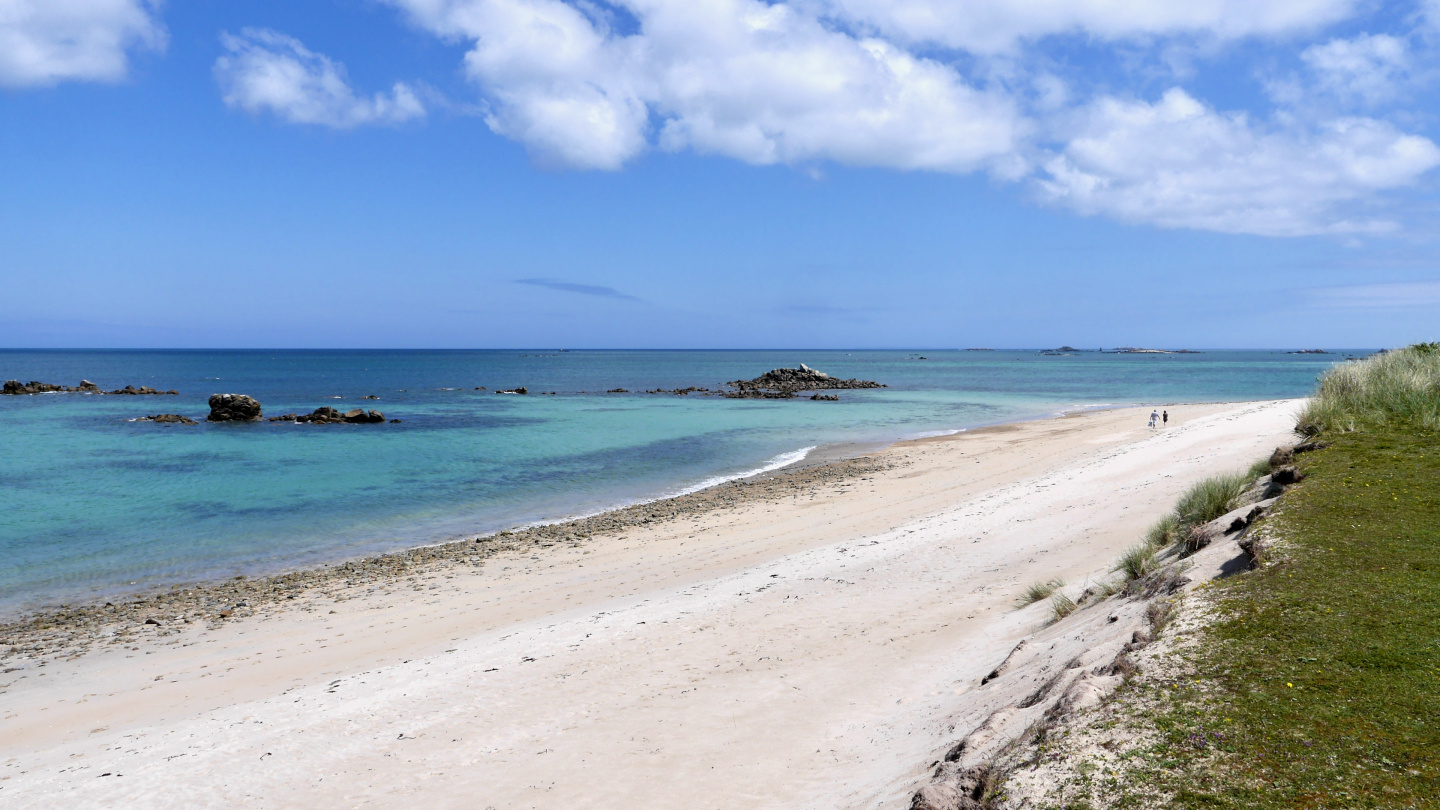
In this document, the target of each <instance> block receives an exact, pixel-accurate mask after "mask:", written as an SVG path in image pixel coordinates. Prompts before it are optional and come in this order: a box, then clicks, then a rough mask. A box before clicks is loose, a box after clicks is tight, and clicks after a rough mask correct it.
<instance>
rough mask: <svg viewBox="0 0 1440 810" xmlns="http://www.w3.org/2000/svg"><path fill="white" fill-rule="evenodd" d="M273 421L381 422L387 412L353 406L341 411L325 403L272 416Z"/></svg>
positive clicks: (328, 423) (310, 422)
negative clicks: (307, 409)
mask: <svg viewBox="0 0 1440 810" xmlns="http://www.w3.org/2000/svg"><path fill="white" fill-rule="evenodd" d="M268 421H271V422H300V423H302V424H303V423H309V424H314V425H336V424H340V423H342V422H346V423H350V424H379V423H381V422H384V421H385V414H383V413H381V412H379V411H367V410H364V409H363V408H351V409H350V410H348V411H346V412H344V413H341V412H340V411H338V410H336V409H334V408H332V407H330V406H329V405H324V406H321V407H319V408H316V409H315V410H314V411H313V412H311V413H302V414H294V413H287V414H285V415H283V416H272V417H270V419H269V420H268Z"/></svg>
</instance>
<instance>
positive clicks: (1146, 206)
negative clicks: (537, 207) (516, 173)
mask: <svg viewBox="0 0 1440 810" xmlns="http://www.w3.org/2000/svg"><path fill="white" fill-rule="evenodd" d="M386 2H389V3H391V4H392V5H395V6H397V7H399V8H401V9H403V10H405V11H406V12H408V14H409V16H410V19H411V20H412V21H413V22H414V23H415V24H416V25H417V26H419V27H420V28H422V29H425V30H428V31H430V32H432V33H434V34H436V35H437V36H440V37H443V38H446V39H448V40H450V41H452V42H457V43H464V44H466V45H467V47H468V48H469V50H468V52H467V54H466V56H465V70H466V74H467V76H468V77H469V78H470V79H471V80H472V81H473V82H475V84H476V85H477V86H478V87H479V88H480V90H481V92H482V93H483V95H484V96H485V98H486V100H487V105H488V106H487V119H486V120H487V122H488V124H489V126H490V127H491V129H493V130H494V131H495V132H497V133H499V134H501V135H504V136H506V137H509V138H512V139H515V140H517V141H519V142H521V143H523V144H524V145H525V146H526V148H527V149H529V150H530V152H531V153H532V154H533V155H534V156H535V157H536V158H537V159H538V160H540V161H541V162H544V163H548V164H551V165H557V166H568V167H576V168H589V169H618V168H620V167H622V166H623V165H625V163H626V162H627V161H630V160H632V159H634V158H635V157H636V156H638V155H640V154H642V153H644V152H645V151H646V150H648V149H651V148H660V149H665V150H671V151H679V150H692V151H695V152H699V153H704V154H715V155H722V156H726V157H731V158H735V159H738V160H742V161H745V162H748V163H752V164H762V165H763V164H775V163H781V164H792V165H801V166H804V167H805V168H806V169H812V168H815V167H814V166H813V165H807V164H814V163H822V162H826V161H833V162H837V163H842V164H846V165H851V166H870V167H883V168H892V169H901V170H926V171H943V172H953V173H967V172H976V171H985V172H989V173H990V174H992V175H993V176H996V177H999V178H1003V179H1007V180H1022V179H1026V178H1029V180H1030V182H1033V183H1034V184H1035V187H1036V188H1038V189H1039V190H1040V192H1041V194H1042V196H1043V197H1044V198H1046V199H1047V200H1048V201H1050V202H1051V203H1053V204H1058V205H1063V206H1066V207H1069V208H1072V209H1074V210H1076V211H1079V212H1082V213H1084V214H1098V215H1104V216H1110V217H1116V218H1119V219H1123V220H1126V221H1131V222H1137V223H1150V224H1155V225H1158V226H1161V227H1184V228H1197V229H1206V230H1215V231H1222V232H1230V233H1251V234H1265V235H1275V236H1289V235H1302V234H1318V233H1374V232H1380V231H1384V230H1387V229H1393V228H1394V227H1396V226H1395V225H1394V224H1393V223H1390V222H1386V221H1384V220H1383V218H1381V217H1382V215H1380V214H1377V213H1376V206H1374V205H1373V203H1375V202H1376V201H1377V200H1380V199H1382V198H1383V196H1384V194H1385V193H1386V192H1388V191H1391V190H1393V189H1398V188H1402V187H1404V186H1407V185H1410V184H1413V183H1415V182H1416V181H1417V180H1418V179H1419V178H1420V177H1421V175H1423V174H1424V173H1425V172H1427V171H1429V170H1430V169H1432V168H1434V167H1435V166H1437V165H1440V148H1437V147H1436V145H1435V144H1434V143H1432V142H1431V141H1430V140H1429V139H1427V138H1424V137H1420V136H1416V135H1409V134H1405V133H1403V132H1401V131H1399V130H1398V129H1396V128H1395V126H1393V125H1392V124H1390V123H1388V122H1385V121H1382V120H1378V119H1376V118H1363V117H1342V118H1335V117H1334V116H1330V117H1329V118H1328V119H1325V116H1323V115H1319V114H1315V115H1311V117H1310V118H1309V119H1308V121H1309V123H1305V122H1301V121H1299V120H1298V119H1299V118H1300V117H1301V116H1299V115H1297V114H1296V110H1297V109H1299V107H1298V105H1297V106H1294V107H1290V106H1282V108H1281V109H1280V110H1277V111H1275V112H1273V113H1272V114H1270V115H1268V116H1267V115H1261V116H1259V117H1258V118H1253V119H1252V117H1250V116H1248V115H1246V114H1243V113H1224V112H1218V111H1216V110H1213V109H1211V108H1209V107H1207V106H1206V105H1205V104H1203V103H1202V102H1200V101H1197V100H1196V99H1194V98H1192V97H1191V96H1190V95H1189V94H1187V93H1186V92H1184V91H1182V90H1179V89H1175V90H1172V91H1170V92H1169V93H1167V94H1165V96H1164V97H1163V98H1162V99H1160V100H1159V101H1157V102H1156V103H1153V104H1150V103H1144V102H1138V101H1123V100H1119V99H1117V98H1115V97H1113V96H1107V97H1104V98H1101V99H1099V100H1096V101H1091V102H1088V103H1086V102H1083V101H1079V100H1077V98H1076V96H1077V94H1078V93H1080V92H1081V90H1080V89H1079V88H1083V87H1084V86H1085V79H1086V77H1085V75H1084V74H1083V73H1080V74H1077V75H1074V76H1072V75H1068V74H1067V75H1064V77H1063V78H1062V77H1061V75H1057V74H1056V73H1052V72H1047V71H1053V70H1055V69H1056V68H1057V66H1058V65H1057V63H1053V62H1048V61H1047V60H1046V59H1044V55H1045V54H1044V51H1043V50H1041V49H1040V48H1039V47H1037V46H1034V45H1033V41H1034V40H1036V39H1040V38H1043V37H1046V36H1050V35H1055V34H1066V33H1079V34H1084V35H1086V36H1089V37H1091V38H1092V39H1096V40H1102V41H1103V40H1117V39H1122V38H1129V39H1130V40H1131V41H1130V42H1128V43H1126V45H1125V46H1124V47H1125V48H1131V49H1134V48H1137V47H1138V48H1146V47H1150V48H1152V49H1153V47H1155V46H1156V45H1157V43H1155V42H1149V44H1147V41H1148V40H1149V39H1154V38H1157V37H1162V36H1167V35H1178V34H1187V35H1189V38H1188V39H1176V38H1173V37H1172V38H1171V39H1168V40H1165V41H1164V42H1160V43H1158V44H1159V46H1164V47H1169V45H1166V44H1165V43H1167V42H1168V43H1170V45H1175V44H1177V43H1184V42H1189V43H1191V44H1192V45H1193V44H1195V43H1197V42H1200V41H1201V40H1210V41H1215V40H1218V39H1225V38H1234V37H1245V36H1274V37H1279V36H1293V35H1295V34H1296V33H1297V32H1302V31H1306V30H1313V29H1315V28H1316V27H1317V26H1321V25H1324V24H1326V23H1329V22H1333V21H1334V20H1337V19H1339V18H1342V17H1344V16H1345V15H1347V14H1350V13H1352V12H1353V11H1354V6H1355V4H1356V2H1358V0H1272V1H1271V2H1262V3H1255V2H1253V0H1194V2H1188V3H1161V2H1146V3H1135V2H1131V0H969V1H968V2H965V3H959V2H951V3H944V2H940V0H886V2H880V0H790V2H778V3H769V2H762V1H761V0H611V2H610V3H609V4H608V5H603V6H602V5H599V4H595V3H590V2H586V0H386ZM1434 2H1436V3H1440V0H1434ZM916 43H922V44H926V43H928V44H930V45H933V44H940V45H943V46H953V47H956V48H960V49H963V50H965V51H966V52H967V53H966V54H965V55H961V54H954V53H951V54H940V55H935V54H934V51H933V50H931V52H930V53H931V55H930V56H922V55H920V53H919V50H918V49H919V48H920V47H922V46H921V45H916ZM1298 47H1299V46H1297V48H1298ZM1002 52H1003V53H1002ZM1197 52H1198V51H1197ZM1302 58H1303V59H1304V60H1305V62H1306V63H1307V65H1308V68H1309V71H1310V75H1311V76H1312V77H1323V81H1324V82H1327V83H1328V84H1327V87H1328V88H1330V89H1329V92H1330V93H1331V94H1332V95H1333V94H1334V93H1342V92H1343V93H1348V94H1351V95H1352V96H1355V97H1365V98H1379V97H1380V96H1381V95H1382V94H1383V93H1384V92H1385V89H1384V88H1385V86H1386V84H1385V83H1386V82H1387V81H1392V80H1393V79H1394V78H1395V76H1397V75H1399V73H1400V72H1403V71H1404V70H1406V66H1407V64H1408V61H1409V59H1410V57H1409V55H1408V53H1407V50H1406V47H1405V44H1404V42H1403V41H1401V40H1399V39H1397V38H1395V37H1391V36H1389V35H1383V34H1377V35H1373V36H1371V35H1366V36H1361V37H1356V38H1354V39H1349V40H1332V41H1330V42H1327V43H1324V44H1320V45H1316V46H1315V47H1313V48H1310V49H1309V50H1307V51H1305V52H1304V55H1303V57H1302ZM961 65H965V66H966V69H968V70H970V71H971V73H972V75H974V76H988V77H989V80H988V83H984V82H983V81H982V80H981V79H976V78H967V74H966V73H965V72H963V71H962V68H961V67H960V66H961ZM1316 81H1318V79H1317V80H1316ZM1314 85H1315V81H1311V82H1309V83H1308V84H1306V83H1299V82H1296V83H1294V84H1293V87H1292V88H1290V89H1292V90H1293V91H1294V92H1296V93H1312V94H1313V93H1314V92H1316V91H1315V90H1314ZM1317 121H1318V122H1319V123H1316V122H1317Z"/></svg>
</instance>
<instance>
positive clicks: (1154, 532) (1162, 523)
mask: <svg viewBox="0 0 1440 810" xmlns="http://www.w3.org/2000/svg"><path fill="white" fill-rule="evenodd" d="M1179 539H1180V517H1179V516H1178V515H1176V514H1175V513H1173V512H1172V513H1170V514H1168V515H1166V516H1165V517H1163V518H1160V520H1159V521H1158V522H1156V524H1155V525H1154V526H1151V527H1150V531H1148V532H1146V533H1145V542H1146V543H1149V544H1150V546H1151V547H1152V548H1165V547H1166V546H1173V545H1174V544H1175V541H1177V540H1179Z"/></svg>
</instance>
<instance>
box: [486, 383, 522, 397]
mask: <svg viewBox="0 0 1440 810" xmlns="http://www.w3.org/2000/svg"><path fill="white" fill-rule="evenodd" d="M495 393H497V394H520V395H522V396H523V395H525V394H528V393H530V389H528V388H526V387H525V386H523V385H522V386H520V387H519V388H506V389H504V390H503V391H502V390H497V391H496V392H495Z"/></svg>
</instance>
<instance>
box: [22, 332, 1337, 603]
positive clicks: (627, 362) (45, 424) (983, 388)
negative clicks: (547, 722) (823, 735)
mask: <svg viewBox="0 0 1440 810" xmlns="http://www.w3.org/2000/svg"><path fill="white" fill-rule="evenodd" d="M920 354H923V355H924V357H926V358H927V359H924V360H921V359H918V357H919V354H917V353H912V352H844V351H752V352H679V351H677V352H603V351H584V352H581V351H572V352H517V351H475V352H468V351H433V352H430V351H347V352H336V351H285V352H277V351H146V352H135V351H114V352H95V351H73V352H71V351H45V352H33V351H7V352H0V380H3V379H11V378H13V379H19V380H21V381H28V380H32V379H33V380H41V381H45V382H57V383H64V384H67V385H75V384H76V383H78V382H79V380H80V379H82V378H85V379H89V380H93V381H95V382H96V383H98V384H99V385H100V386H101V387H102V388H106V389H111V388H119V387H122V386H124V385H127V384H129V385H135V386H137V387H138V386H140V385H150V386H153V387H155V388H160V389H162V390H163V389H170V388H174V389H178V390H179V391H180V394H181V395H180V396H178V397H168V396H167V397H111V396H104V397H101V396H88V395H75V394H59V395H39V396H20V397H0V438H3V440H4V447H5V452H4V453H3V454H0V514H3V515H4V519H3V521H0V610H4V611H14V610H17V609H25V608H30V607H35V606H39V605H44V604H53V603H56V602H60V601H73V600H78V599H86V598H95V597H98V596H102V595H109V594H113V593H117V592H124V591H126V590H134V589H140V588H145V587H148V586H152V585H154V584H157V583H167V582H177V581H193V580H203V579H210V578H216V577H224V576H231V575H235V574H237V573H246V574H256V573H263V572H266V571H273V570H276V569H279V568H283V567H288V566H293V565H297V564H309V563H316V562H323V561H329V560H334V559H339V558H344V557H349V556H355V555H360V554H366V553H373V552H377V551H386V550H394V549H397V548H402V547H405V546H410V545H416V544H420V543H426V542H434V541H438V540H443V539H446V538H449V537H454V536H458V535H462V534H473V533H479V532H487V531H493V530H496V529H499V528H505V527H510V526H515V525H518V524H523V523H527V522H531V521H535V520H543V519H554V518H559V517H564V516H568V515H575V514H581V513H588V512H593V511H596V510H599V509H602V508H605V507H610V506H615V505H619V504H623V503H629V502H633V501H636V500H639V499H644V498H651V497H657V496H661V495H665V494H669V493H673V492H676V491H679V490H681V489H685V488H689V487H694V486H696V485H699V484H702V483H704V482H707V481H713V480H715V479H717V478H723V477H727V476H734V475H737V474H742V473H745V472H747V471H752V470H755V469H758V468H760V467H763V466H766V465H767V464H769V465H772V466H773V465H775V464H778V463H781V462H783V461H786V460H791V459H795V458H798V457H800V456H801V455H803V452H802V451H803V450H804V449H805V448H812V447H820V446H825V445H833V444H837V443H852V442H855V443H868V442H883V441H889V440H893V439H897V438H903V437H906V436H915V435H920V434H924V433H928V432H932V431H944V430H954V429H959V428H965V427H970V426H975V425H981V424H988V423H994V422H1001V421H1008V420H1013V419H1022V418H1030V417H1036V416H1043V415H1047V414H1051V413H1055V412H1057V411H1059V410H1062V409H1068V408H1075V407H1084V406H1094V405H1118V404H1130V403H1151V402H1155V403H1161V402H1201V401H1225V400H1247V399H1262V398H1279V397H1296V396H1304V395H1305V394H1307V393H1308V392H1309V391H1310V390H1311V388H1312V387H1313V384H1314V380H1315V377H1316V376H1317V375H1318V374H1319V373H1320V372H1321V371H1323V370H1324V369H1325V368H1326V367H1327V366H1329V365H1330V364H1331V363H1334V362H1336V361H1337V360H1338V359H1340V357H1341V355H1333V354H1332V355H1287V354H1284V353H1282V352H1213V353H1206V354H1196V355H1114V354H1093V353H1086V354H1080V355H1075V356H1069V357H1047V356H1042V355H1039V354H1037V353H1035V352H959V351H950V352H930V351H927V352H923V353H920ZM1355 354H1359V352H1356V353H1355ZM802 362H803V363H807V364H809V365H810V366H812V367H815V368H819V369H821V370H823V371H827V372H829V373H831V374H835V375H839V376H844V377H852V376H853V377H860V378H862V379H873V380H877V381H880V382H883V383H887V384H889V386H890V387H889V388H887V389H882V390H870V391H841V392H839V393H840V398H841V401H840V402H833V403H824V402H811V401H809V400H807V399H796V400H783V401H758V400H726V399H721V398H716V397H699V396H689V397H677V396H672V395H651V394H644V393H631V394H586V393H580V392H584V391H605V390H607V389H611V388H617V387H618V388H627V389H630V390H631V391H640V390H643V389H649V388H656V387H662V388H683V387H687V386H691V385H698V386H707V387H710V388H716V387H718V386H719V385H720V384H721V383H724V382H725V381H727V380H733V379H739V378H742V377H743V378H749V377H754V376H756V375H758V374H760V373H762V372H764V371H766V370H768V369H771V368H775V367H778V366H795V365H798V364H799V363H802ZM521 385H523V386H527V387H528V388H529V390H530V391H531V395H530V396H525V397H520V396H501V395H496V394H494V393H491V391H493V390H494V389H497V388H512V387H515V386H521ZM476 386H486V387H487V388H489V389H491V391H476V390H473V389H474V388H475V387H476ZM540 391H557V392H559V394H558V395H557V396H538V395H536V394H537V392H540ZM219 392H233V393H244V394H249V395H251V396H254V397H256V398H257V399H259V400H260V401H261V403H262V404H263V405H264V408H265V412H266V414H268V415H275V414H281V413H287V412H308V411H311V410H313V409H315V408H316V407H319V406H321V405H334V406H337V407H340V408H341V409H342V410H343V409H345V408H349V407H360V406H362V405H363V406H365V407H370V408H378V409H380V410H382V411H384V412H385V414H386V416H387V417H390V418H400V419H402V420H403V422H402V423H401V424H385V425H294V424H284V423H258V424H216V425H211V424H201V425H198V426H185V425H159V424H153V423H145V422H132V421H127V420H130V419H133V418H134V417H137V416H143V415H146V414H152V413H161V412H165V413H180V414H185V415H188V416H191V417H193V418H197V419H203V418H204V415H205V414H206V413H207V412H208V408H207V406H206V404H205V403H206V399H207V398H208V397H209V396H210V395H211V394H212V393H219ZM366 394H375V395H377V396H379V397H380V399H379V401H378V402H376V401H362V400H361V399H360V398H361V397H362V396H364V395H366ZM336 396H338V397H343V399H332V398H331V397H336Z"/></svg>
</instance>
